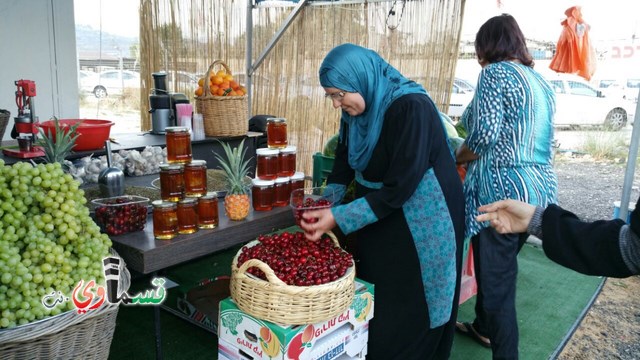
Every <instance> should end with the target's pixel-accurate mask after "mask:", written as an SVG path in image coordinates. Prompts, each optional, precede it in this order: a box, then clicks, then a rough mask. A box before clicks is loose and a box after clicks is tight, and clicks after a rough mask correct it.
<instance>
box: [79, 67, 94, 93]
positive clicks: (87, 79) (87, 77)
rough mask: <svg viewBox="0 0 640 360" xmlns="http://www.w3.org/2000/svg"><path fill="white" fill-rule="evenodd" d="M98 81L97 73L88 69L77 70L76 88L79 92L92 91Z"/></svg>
mask: <svg viewBox="0 0 640 360" xmlns="http://www.w3.org/2000/svg"><path fill="white" fill-rule="evenodd" d="M97 82H98V73H96V72H93V71H88V70H78V90H79V91H80V92H85V93H87V92H93V88H94V86H95V84H96V83H97Z"/></svg>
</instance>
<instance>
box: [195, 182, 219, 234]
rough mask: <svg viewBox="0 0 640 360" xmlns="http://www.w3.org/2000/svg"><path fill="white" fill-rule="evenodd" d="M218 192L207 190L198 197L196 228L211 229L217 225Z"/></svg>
mask: <svg viewBox="0 0 640 360" xmlns="http://www.w3.org/2000/svg"><path fill="white" fill-rule="evenodd" d="M218 222H219V216H218V194H217V193H216V192H215V191H209V192H208V193H206V194H205V195H203V196H201V197H200V198H198V228H200V229H213V228H215V227H217V226H218Z"/></svg>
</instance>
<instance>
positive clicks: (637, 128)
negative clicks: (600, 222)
mask: <svg viewBox="0 0 640 360" xmlns="http://www.w3.org/2000/svg"><path fill="white" fill-rule="evenodd" d="M638 96H639V97H640V90H639V91H638ZM638 113H640V102H636V113H635V114H634V115H633V130H632V131H631V144H630V145H629V155H628V156H627V170H626V172H625V174H624V185H623V186H622V199H620V212H619V213H618V214H619V215H618V218H620V219H622V220H624V221H627V214H628V213H629V197H630V196H631V185H632V184H633V178H634V175H635V172H636V160H637V158H638V144H639V143H640V139H639V138H638V137H639V136H640V119H639V118H638V117H639V116H640V115H639V114H638Z"/></svg>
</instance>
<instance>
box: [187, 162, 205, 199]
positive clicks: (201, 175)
mask: <svg viewBox="0 0 640 360" xmlns="http://www.w3.org/2000/svg"><path fill="white" fill-rule="evenodd" d="M206 193H207V162H206V161H205V160H192V161H191V162H190V163H188V164H184V194H185V196H195V197H200V196H202V195H204V194H206Z"/></svg>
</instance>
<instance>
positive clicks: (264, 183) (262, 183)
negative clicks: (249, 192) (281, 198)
mask: <svg viewBox="0 0 640 360" xmlns="http://www.w3.org/2000/svg"><path fill="white" fill-rule="evenodd" d="M251 182H252V183H253V185H255V186H273V183H274V181H273V180H262V179H251Z"/></svg>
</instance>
